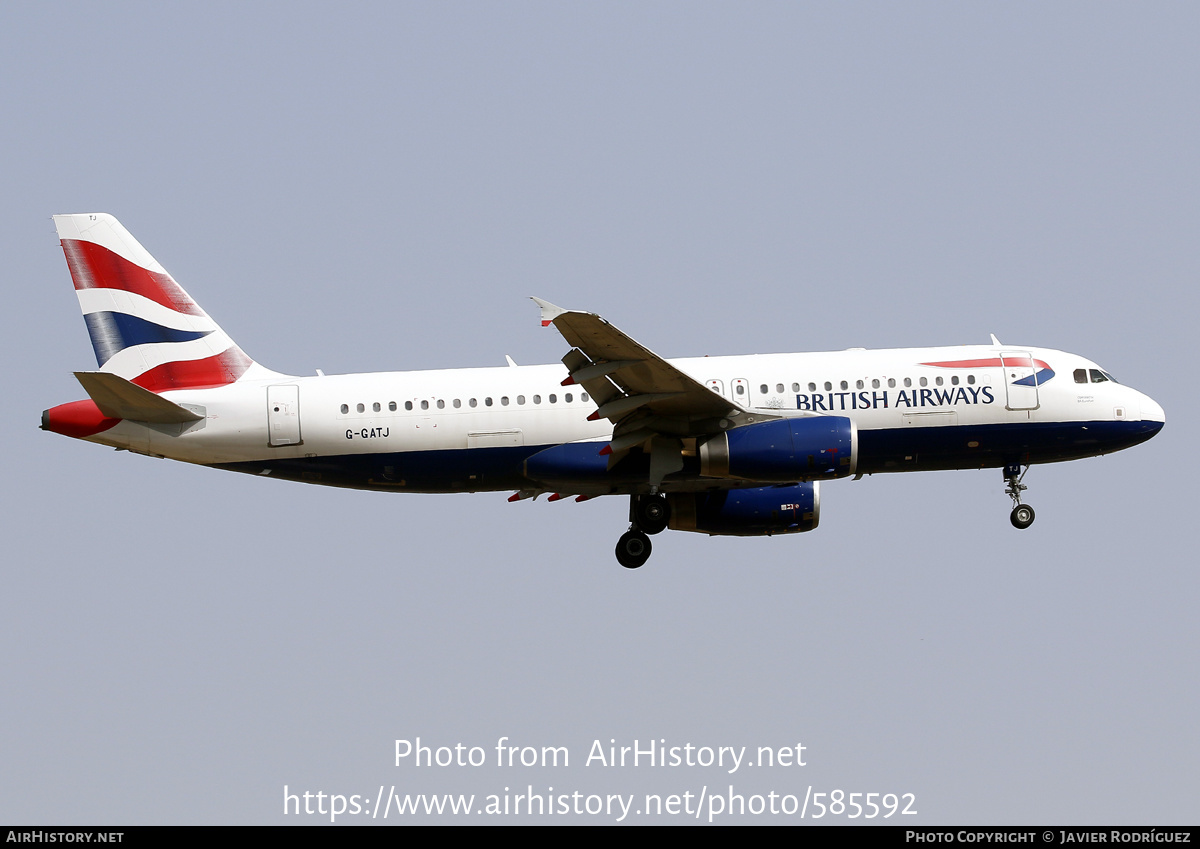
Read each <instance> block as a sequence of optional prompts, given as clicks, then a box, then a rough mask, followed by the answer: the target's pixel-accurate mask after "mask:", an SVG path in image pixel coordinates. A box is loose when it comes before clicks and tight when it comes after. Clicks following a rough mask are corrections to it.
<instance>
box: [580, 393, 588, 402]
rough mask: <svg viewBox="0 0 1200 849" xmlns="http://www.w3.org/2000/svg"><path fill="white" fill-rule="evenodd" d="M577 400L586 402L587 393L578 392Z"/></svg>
mask: <svg viewBox="0 0 1200 849" xmlns="http://www.w3.org/2000/svg"><path fill="white" fill-rule="evenodd" d="M579 400H580V401H586V400H587V393H586V392H580V393H579Z"/></svg>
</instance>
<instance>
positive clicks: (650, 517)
mask: <svg viewBox="0 0 1200 849" xmlns="http://www.w3.org/2000/svg"><path fill="white" fill-rule="evenodd" d="M670 519H671V507H670V505H669V504H668V503H667V499H666V497H665V496H663V495H662V494H660V493H653V494H651V495H633V496H630V498H629V530H627V531H626V532H625V533H623V534H622V535H621V539H620V540H618V541H617V562H618V563H620V564H621V565H622V566H624V567H625V568H626V569H636V568H638V567H639V566H641V565H642V564H643V563H645V562H646V561H647V560H649V559H650V551H651V550H652V548H653V546H651V545H650V535H651V534H659V533H662V532H663V531H665V530H666V529H667V522H669V521H670Z"/></svg>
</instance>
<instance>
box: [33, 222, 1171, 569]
mask: <svg viewBox="0 0 1200 849" xmlns="http://www.w3.org/2000/svg"><path fill="white" fill-rule="evenodd" d="M54 222H55V226H56V229H57V231H58V236H59V239H60V242H61V245H62V249H63V252H64V254H65V255H66V259H67V265H68V267H69V268H70V272H71V277H72V280H73V281H74V284H75V289H76V294H77V295H78V298H79V304H80V307H81V309H82V311H83V316H84V320H85V322H86V324H87V329H88V333H89V335H90V337H91V341H92V346H93V348H94V350H95V353H96V361H97V364H98V369H97V370H95V371H80V372H75V377H76V378H77V379H78V380H79V383H80V384H81V385H82V386H83V389H84V391H85V392H86V393H87V395H88V397H87V398H86V399H84V400H81V401H75V402H72V403H67V404H61V405H59V406H56V407H51V408H50V409H48V410H46V411H44V412H43V413H42V425H41V426H42V429H43V430H49V431H53V432H54V433H59V434H63V435H65V436H70V437H74V438H77V439H83V440H86V441H89V442H96V443H100V444H101V445H108V446H112V447H114V448H117V449H120V450H126V451H132V452H135V453H139V454H147V455H150V456H154V457H169V458H171V459H175V460H181V461H184V462H188V463H197V464H201V465H205V466H212V467H215V468H219V469H227V470H231V471H237V472H243V473H246V474H252V475H257V476H261V477H269V478H281V479H284V480H292V481H303V482H307V483H314V484H323V485H328V486H338V487H351V488H355V489H369V490H381V491H389V492H442V493H445V492H494V491H507V490H514V492H513V494H512V495H511V496H510V497H509V501H522V500H525V499H529V498H537V497H538V496H539V495H542V494H549V497H548V500H549V501H557V500H560V499H562V498H566V497H571V496H573V497H574V498H575V500H576V501H585V500H587V499H590V498H595V497H598V496H602V495H623V496H628V497H629V529H628V530H627V531H625V533H624V534H622V536H621V538H620V540H619V542H618V543H617V547H616V555H617V560H618V562H619V563H620V564H621V565H622V566H625V567H626V568H630V569H636V568H638V567H640V566H642V565H643V564H644V563H645V562H646V560H647V559H648V558H649V556H650V553H651V542H650V537H651V536H652V535H654V534H657V533H659V532H661V531H663V530H666V529H668V528H670V529H673V530H682V531H693V532H697V533H703V534H709V535H726V536H763V535H773V534H789V533H800V532H805V531H811V530H813V529H814V528H816V527H817V525H818V523H819V521H820V513H821V500H820V486H821V484H822V483H824V482H826V481H831V480H836V479H839V478H847V477H853V478H854V479H856V480H857V479H859V478H862V477H863V476H864V475H872V474H877V473H885V472H917V471H931V470H944V469H981V468H1000V469H1002V470H1003V474H1004V482H1005V492H1006V493H1007V494H1008V495H1009V496H1010V497H1011V499H1012V502H1013V509H1012V512H1011V514H1010V521H1011V523H1012V525H1013V526H1014V527H1016V528H1019V529H1025V528H1028V527H1029V526H1030V525H1031V524H1032V523H1033V520H1034V511H1033V508H1032V507H1030V506H1029V505H1028V504H1025V503H1023V501H1022V493H1023V492H1024V491H1025V490H1026V489H1027V486H1026V484H1025V483H1024V482H1023V481H1024V477H1025V474H1026V473H1027V472H1028V470H1029V467H1030V466H1032V465H1036V464H1040V463H1054V462H1061V461H1066V460H1075V459H1080V458H1084V457H1094V456H1099V455H1102V454H1108V453H1111V452H1113V451H1119V450H1121V449H1124V448H1129V447H1131V446H1134V445H1137V444H1139V443H1141V442H1145V441H1146V440H1148V439H1150V438H1151V437H1153V436H1154V435H1155V434H1157V433H1158V432H1159V431H1160V430H1161V429H1162V427H1163V424H1164V421H1165V416H1164V413H1163V409H1162V407H1160V406H1159V405H1158V404H1157V403H1155V402H1154V401H1153V400H1152V399H1151V398H1149V397H1148V396H1146V395H1144V394H1142V393H1141V392H1138V391H1137V390H1134V389H1132V388H1130V387H1128V386H1124V385H1122V384H1120V383H1118V382H1117V380H1116V379H1115V378H1113V376H1112V375H1111V374H1110V373H1109V372H1107V371H1105V370H1104V369H1102V368H1101V367H1100V366H1098V365H1097V364H1096V363H1094V362H1092V361H1090V360H1087V359H1084V358H1083V357H1080V356H1077V355H1075V354H1068V353H1065V352H1062V351H1056V350H1051V349H1047V348H1035V347H1031V346H1026V345H1003V344H1001V343H1000V341H999V340H998V339H997V338H996V337H995V336H994V335H993V336H992V337H991V342H990V344H986V345H962V346H955V347H934V348H905V349H891V350H865V349H862V348H852V349H850V350H847V351H836V352H825V353H797V354H760V355H748V356H728V357H715V356H714V357H700V358H692V359H675V360H667V359H664V358H662V357H660V356H658V355H657V354H655V353H653V352H651V351H650V350H649V349H647V348H645V347H644V346H642V345H641V344H640V343H638V342H636V341H634V340H633V339H631V338H630V337H629V336H627V335H626V334H624V333H622V332H621V331H620V330H618V329H617V328H616V327H614V326H613V325H612V324H609V323H608V322H607V321H605V320H604V319H603V318H601V317H600V316H598V315H595V314H593V313H588V312H581V311H577V310H565V309H562V308H560V307H557V306H555V305H553V304H551V303H549V302H548V301H545V300H541V299H538V298H534V299H533V300H534V301H535V302H536V303H537V305H538V306H539V307H540V308H541V321H542V325H543V326H550V325H553V326H554V327H555V328H556V329H557V330H558V332H559V333H560V334H561V335H562V337H563V339H564V340H565V341H566V343H567V344H568V345H569V346H570V350H569V351H568V352H567V354H566V355H565V356H564V357H563V358H562V362H561V364H556V365H536V366H518V365H516V364H515V363H514V362H513V361H512V360H511V358H509V360H508V365H507V366H501V367H496V368H468V369H448V370H433V371H409V372H386V373H375V374H346V375H325V374H323V373H322V372H320V371H319V370H318V371H317V374H316V375H315V376H306V377H297V376H293V375H285V374H280V373H278V372H274V371H271V370H269V369H267V368H265V367H264V366H262V365H260V364H258V363H257V362H255V361H254V360H252V359H251V358H250V357H249V356H247V355H246V354H245V353H244V352H243V351H242V349H241V348H240V347H239V346H238V345H237V344H236V343H235V342H234V341H233V340H232V339H231V338H230V337H229V336H228V335H226V334H225V332H224V331H222V330H221V328H220V327H219V326H218V325H217V324H216V322H214V321H213V320H212V319H211V318H210V317H209V316H208V314H207V313H205V312H204V310H202V309H201V308H200V307H199V305H198V304H197V303H196V302H195V301H194V300H192V298H191V297H190V296H189V295H188V294H187V292H185V291H184V290H183V288H182V287H181V286H179V284H178V283H176V282H175V280H174V279H172V277H171V276H170V275H169V274H168V273H167V272H166V270H165V269H164V268H163V267H162V266H161V265H159V264H158V262H157V261H155V259H154V258H153V257H152V256H151V255H150V254H149V253H148V252H147V251H146V250H145V248H143V247H142V246H141V244H139V243H138V242H137V240H136V239H134V238H133V236H132V235H130V233H129V232H128V231H127V230H126V229H125V228H124V227H123V226H121V224H120V223H119V222H118V221H117V219H116V218H114V217H113V216H111V215H108V214H105V213H87V214H78V215H56V216H54Z"/></svg>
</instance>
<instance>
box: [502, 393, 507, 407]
mask: <svg viewBox="0 0 1200 849" xmlns="http://www.w3.org/2000/svg"><path fill="white" fill-rule="evenodd" d="M500 406H501V407H507V406H508V396H507V395H501V396H500Z"/></svg>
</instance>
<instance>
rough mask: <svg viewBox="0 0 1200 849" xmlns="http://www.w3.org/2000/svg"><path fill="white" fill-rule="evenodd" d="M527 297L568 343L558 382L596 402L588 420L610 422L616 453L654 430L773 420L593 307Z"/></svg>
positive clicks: (671, 433) (703, 429)
mask: <svg viewBox="0 0 1200 849" xmlns="http://www.w3.org/2000/svg"><path fill="white" fill-rule="evenodd" d="M533 300H534V301H535V302H536V303H537V305H538V306H539V307H541V308H542V325H543V326H546V325H549V324H553V325H554V326H555V327H556V328H557V329H558V332H559V333H561V334H562V336H563V338H564V339H566V340H567V343H568V344H569V345H571V346H572V349H571V350H570V351H569V352H568V353H567V355H566V356H565V357H563V359H562V361H563V365H565V366H566V367H567V371H569V372H570V377H568V378H567V379H566V380H565V381H564V382H563V384H564V385H570V384H572V383H577V384H579V385H581V386H583V388H584V389H585V390H586V391H587V392H588V394H589V395H591V397H592V400H594V401H595V403H596V405H597V407H598V409H597V410H596V412H594V413H592V415H591V418H592V419H600V418H607V419H609V420H610V421H611V422H612V423H613V440H612V442H611V444H610V450H611V451H612V453H613V454H614V455H619V454H621V452H623V451H626V450H628V449H630V448H633V447H635V446H637V445H642V444H644V443H646V442H647V441H649V440H651V439H653V437H655V436H656V435H657V436H662V437H665V438H676V439H678V438H684V437H694V436H702V435H705V434H710V433H717V432H719V431H722V430H726V429H728V428H730V427H732V426H734V425H735V423H736V424H737V425H741V424H749V423H751V422H755V421H766V420H767V419H772V418H777V416H774V415H770V414H762V413H760V412H758V411H755V412H753V413H751V412H750V411H748V410H746V409H744V408H743V407H741V406H739V405H738V404H735V403H734V402H732V401H730V400H729V399H727V398H725V397H723V396H721V395H719V394H717V393H716V392H713V391H712V390H711V389H709V388H708V387H707V386H705V385H704V384H702V383H700V382H699V381H697V380H696V379H695V378H693V377H691V376H690V375H687V374H685V373H683V372H682V371H680V370H679V369H678V368H676V367H675V366H673V365H672V364H671V363H669V362H667V361H666V360H664V359H663V358H662V357H660V356H659V355H658V354H655V353H654V352H653V351H651V350H650V349H649V348H646V347H645V346H643V345H641V344H640V343H639V342H637V341H635V340H633V339H632V338H630V337H629V336H627V335H625V334H624V333H622V332H621V331H620V330H618V329H617V328H616V327H614V326H613V325H611V324H609V323H608V322H607V321H605V320H604V319H603V318H601V317H600V316H598V315H595V314H594V313H588V312H580V311H577V310H564V309H562V308H561V307H556V306H555V305H554V304H551V303H549V302H548V301H543V300H541V299H540V298H534V299H533ZM663 442H664V440H663V439H660V440H658V444H659V445H662V444H663ZM655 447H656V449H657V447H658V446H657V445H656V446H655ZM616 459H617V458H615V457H614V461H615V460H616Z"/></svg>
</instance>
